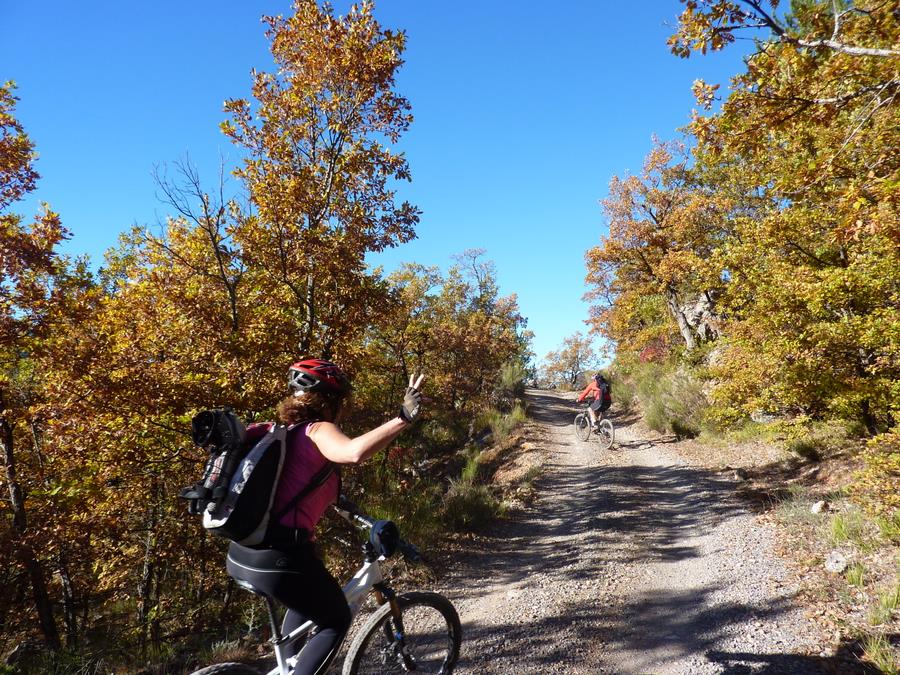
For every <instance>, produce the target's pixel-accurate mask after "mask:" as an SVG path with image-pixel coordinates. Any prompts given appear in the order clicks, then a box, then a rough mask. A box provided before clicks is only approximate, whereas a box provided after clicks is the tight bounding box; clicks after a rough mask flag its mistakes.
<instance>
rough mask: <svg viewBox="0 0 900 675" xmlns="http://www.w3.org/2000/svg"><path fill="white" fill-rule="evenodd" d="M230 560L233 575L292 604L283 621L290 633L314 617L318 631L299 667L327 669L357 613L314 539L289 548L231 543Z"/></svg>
mask: <svg viewBox="0 0 900 675" xmlns="http://www.w3.org/2000/svg"><path fill="white" fill-rule="evenodd" d="M226 564H227V567H228V573H229V574H230V575H231V576H233V577H235V578H236V579H242V580H244V581H247V582H249V583H250V584H252V585H253V586H254V587H256V588H258V589H259V590H261V591H262V592H264V593H265V594H267V595H270V596H272V597H273V598H275V599H276V600H277V601H278V602H280V603H281V604H283V605H284V606H285V607H287V608H288V612H287V614H285V617H284V624H283V625H282V632H283V633H284V634H287V633H289V632H290V631H292V630H294V629H295V628H297V627H298V626H300V625H301V624H303V623H305V622H306V621H308V620H311V621H313V622H314V623H315V624H316V626H317V627H318V632H317V633H316V634H315V635H314V636H313V637H312V638H310V639H309V640H308V641H307V643H306V645H304V647H303V649H302V650H300V655H299V659H298V661H297V666H296V668H295V669H294V673H295V674H296V675H319V674H320V673H324V672H325V671H326V670H327V669H328V666H329V665H330V664H331V662H332V660H333V659H334V656H335V654H336V653H337V650H338V647H339V646H340V643H341V640H343V639H344V635H345V634H346V633H347V630H348V629H349V628H350V621H351V619H352V617H351V616H350V608H349V607H348V606H347V600H346V599H345V598H344V593H343V591H342V590H341V587H340V586H339V585H338V582H337V581H335V580H334V577H333V576H331V574H329V573H328V570H327V569H325V565H324V564H322V561H321V560H319V558H318V557H317V556H316V554H315V551H314V549H313V546H312V544H302V545H300V546H299V547H297V548H293V549H291V550H290V551H289V552H285V551H276V550H273V549H259V550H257V549H252V548H246V547H244V546H240V545H238V544H231V546H230V547H229V548H228V560H227V563H226Z"/></svg>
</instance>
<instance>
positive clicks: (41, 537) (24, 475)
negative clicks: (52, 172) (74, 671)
mask: <svg viewBox="0 0 900 675" xmlns="http://www.w3.org/2000/svg"><path fill="white" fill-rule="evenodd" d="M14 90H15V87H14V85H13V83H11V82H8V83H6V84H4V85H3V86H2V87H0V270H2V277H0V363H2V368H0V448H2V456H3V464H4V470H5V482H6V489H7V490H8V500H7V501H6V502H5V503H4V504H3V505H2V507H0V515H2V519H0V527H2V532H0V541H2V547H0V558H2V559H0V565H2V575H3V578H4V579H5V582H6V583H5V587H6V588H8V589H12V588H19V589H24V588H26V587H28V586H30V589H31V603H30V604H31V607H30V609H27V610H26V611H24V612H22V611H21V610H22V609H25V606H24V603H23V604H22V605H19V606H14V605H13V606H11V605H8V604H7V602H6V600H4V602H3V603H0V608H2V611H3V619H4V623H6V622H7V621H8V622H9V623H10V624H12V625H14V626H17V627H19V628H30V627H29V626H27V623H26V622H28V621H29V620H32V618H33V617H35V616H36V618H37V625H38V626H39V628H40V631H41V633H42V634H43V637H44V641H45V643H46V645H47V646H48V647H49V648H51V649H54V650H55V649H58V648H59V647H60V635H59V629H58V625H57V618H56V616H55V614H54V611H53V606H54V604H55V600H56V599H55V598H54V597H53V589H52V588H51V585H50V576H51V575H56V574H58V575H59V577H60V579H61V580H62V582H63V592H64V593H66V594H67V595H66V602H65V609H66V615H65V619H66V629H67V630H66V634H67V636H68V642H69V644H70V645H72V644H73V643H74V642H75V638H76V627H75V621H76V618H75V616H74V598H73V597H72V594H71V590H72V587H71V584H69V583H68V582H69V580H70V577H69V574H68V571H69V567H68V564H69V560H68V556H67V555H66V545H65V542H64V541H59V540H58V538H57V536H56V535H57V534H58V529H57V526H58V525H59V520H58V518H56V517H55V516H56V515H57V514H56V513H55V507H54V504H53V501H52V499H51V496H52V494H53V490H54V489H57V487H58V486H59V485H60V484H61V483H60V479H61V477H60V476H59V474H58V473H56V469H57V467H55V466H53V463H52V459H51V458H49V457H48V452H47V449H46V448H45V447H44V444H43V435H44V430H45V427H44V421H45V420H44V419H43V418H42V416H41V413H40V411H41V408H42V407H43V406H46V405H47V403H48V398H49V393H48V389H49V388H48V381H47V380H46V375H47V371H46V368H47V365H48V359H50V358H51V355H52V345H53V342H54V341H55V340H56V338H57V336H58V334H59V332H60V331H64V330H65V328H66V326H67V325H68V323H69V322H70V321H74V320H77V318H76V317H80V318H81V319H83V318H84V314H82V313H80V312H79V308H80V307H82V305H81V303H82V300H83V297H84V294H85V293H88V292H90V287H91V284H90V279H89V275H88V274H87V272H86V271H85V269H84V266H83V264H78V263H72V262H71V261H68V260H67V259H65V258H63V257H61V256H60V255H59V253H58V251H57V247H58V245H59V244H60V242H61V241H63V240H64V239H65V238H66V236H67V232H66V230H65V229H64V228H63V227H62V224H61V222H60V219H59V216H58V215H57V214H56V213H54V212H53V211H51V210H50V208H49V207H48V206H47V205H43V206H42V208H41V211H40V213H38V214H37V216H36V217H35V218H34V220H33V221H32V222H30V223H26V221H25V218H24V217H22V216H20V215H18V214H15V213H12V212H10V211H9V208H10V207H11V206H12V205H13V204H15V203H16V202H17V201H19V200H21V199H22V198H23V197H25V196H26V195H27V193H29V192H30V191H32V190H33V189H34V188H35V186H36V181H37V179H38V174H37V172H36V170H35V168H34V146H33V143H32V142H31V140H30V139H29V138H28V136H27V134H26V133H25V131H24V129H23V127H22V125H21V124H20V123H19V122H18V120H17V119H16V117H15V104H16V101H17V100H18V99H17V98H16V96H15V95H14ZM22 573H24V576H25V577H26V578H27V582H25V581H24V580H22V579H21V574H22ZM9 597H10V598H11V597H12V596H11V595H10V596H9Z"/></svg>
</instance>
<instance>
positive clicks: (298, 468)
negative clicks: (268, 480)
mask: <svg viewBox="0 0 900 675" xmlns="http://www.w3.org/2000/svg"><path fill="white" fill-rule="evenodd" d="M308 431H309V424H303V425H301V426H299V427H296V428H294V429H291V430H290V431H289V432H288V442H287V452H286V453H285V457H284V466H283V467H282V469H281V479H280V480H279V481H278V487H277V488H276V490H275V503H274V505H273V507H272V513H278V512H279V511H280V510H281V509H283V508H284V507H286V506H287V505H288V503H289V502H290V501H291V499H293V498H294V497H295V496H296V495H297V493H298V492H300V491H301V490H302V489H303V488H304V487H306V485H307V484H308V483H309V481H310V480H311V479H312V477H313V476H315V475H316V472H317V471H319V470H320V469H321V468H322V467H323V466H325V464H327V463H328V460H327V459H325V457H323V456H322V453H321V452H319V448H317V447H316V444H315V443H313V442H312V439H310V437H309V436H308ZM340 484H341V478H340V469H339V468H338V467H337V466H335V468H334V472H332V474H331V475H330V476H328V478H327V479H326V481H325V482H324V483H323V484H322V485H320V486H319V487H317V488H316V489H315V490H313V491H312V492H311V493H309V494H308V495H306V496H305V497H304V498H303V499H301V500H300V503H299V504H297V505H296V507H294V508H293V509H292V510H291V511H288V512H287V513H286V514H284V516H283V517H282V518H281V521H280V524H281V525H284V526H285V527H295V528H301V529H304V530H307V531H308V532H309V533H310V534H312V532H313V530H314V529H315V527H316V523H318V522H319V520H320V519H321V518H322V515H323V514H324V513H325V509H327V508H328V507H329V506H331V505H332V504H334V503H335V501H337V498H338V491H339V490H340Z"/></svg>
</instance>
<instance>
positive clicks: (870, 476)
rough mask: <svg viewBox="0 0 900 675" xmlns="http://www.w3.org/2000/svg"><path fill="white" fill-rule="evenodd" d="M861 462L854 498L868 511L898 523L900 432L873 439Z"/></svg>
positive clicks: (851, 493)
mask: <svg viewBox="0 0 900 675" xmlns="http://www.w3.org/2000/svg"><path fill="white" fill-rule="evenodd" d="M862 459H863V469H862V470H861V471H859V472H858V473H857V474H856V476H855V477H854V478H855V480H854V483H853V486H852V487H851V490H850V496H851V498H852V499H853V500H854V501H855V502H856V503H858V504H859V505H860V506H862V507H863V509H865V510H866V512H868V513H870V514H872V515H876V516H879V517H881V518H886V519H888V522H890V521H894V522H896V520H897V519H898V517H900V490H898V489H897V486H898V485H900V430H895V431H892V432H890V433H886V434H881V435H880V436H876V437H875V438H873V439H871V440H870V441H869V442H868V443H867V444H866V449H865V450H864V451H863V454H862Z"/></svg>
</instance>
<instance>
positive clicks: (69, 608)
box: [57, 558, 78, 649]
mask: <svg viewBox="0 0 900 675" xmlns="http://www.w3.org/2000/svg"><path fill="white" fill-rule="evenodd" d="M57 573H58V574H59V579H60V581H61V582H62V591H63V616H64V617H65V622H66V646H67V647H69V648H70V649H74V648H75V647H77V646H78V616H77V614H76V613H75V587H74V584H72V577H71V575H70V574H69V566H68V565H67V564H66V561H65V558H63V559H61V560H60V562H59V567H58V569H57Z"/></svg>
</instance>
